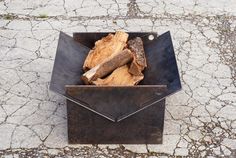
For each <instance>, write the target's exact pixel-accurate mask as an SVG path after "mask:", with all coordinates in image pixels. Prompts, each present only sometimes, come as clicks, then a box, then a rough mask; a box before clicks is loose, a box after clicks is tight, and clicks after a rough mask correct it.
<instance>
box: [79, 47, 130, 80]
mask: <svg viewBox="0 0 236 158" xmlns="http://www.w3.org/2000/svg"><path fill="white" fill-rule="evenodd" d="M132 59H133V54H132V53H131V51H130V50H129V49H125V50H123V51H121V52H120V53H118V54H115V55H114V56H110V57H109V58H107V59H106V60H105V61H103V62H102V63H101V64H98V65H97V66H95V67H93V68H92V69H90V70H89V71H87V72H86V73H84V74H83V75H82V78H81V79H82V80H83V81H84V82H85V83H86V84H89V83H91V82H92V81H94V80H96V79H97V78H102V77H104V76H106V75H108V74H109V73H111V72H112V71H113V70H115V69H116V68H118V67H121V66H123V65H125V64H127V63H129V62H130V61H131V60H132Z"/></svg>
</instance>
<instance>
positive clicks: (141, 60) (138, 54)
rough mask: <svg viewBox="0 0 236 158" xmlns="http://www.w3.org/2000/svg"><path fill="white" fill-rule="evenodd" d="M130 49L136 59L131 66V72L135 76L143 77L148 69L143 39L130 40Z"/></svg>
mask: <svg viewBox="0 0 236 158" xmlns="http://www.w3.org/2000/svg"><path fill="white" fill-rule="evenodd" d="M128 48H129V49H130V50H131V51H132V52H133V53H134V59H133V61H132V63H131V65H130V68H129V72H130V73H131V74H133V75H141V74H142V71H143V70H144V68H145V67H147V62H146V57H145V53H144V48H143V41H142V39H141V38H140V37H136V38H134V39H132V40H129V41H128Z"/></svg>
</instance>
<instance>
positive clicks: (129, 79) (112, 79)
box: [92, 65, 144, 86]
mask: <svg viewBox="0 0 236 158" xmlns="http://www.w3.org/2000/svg"><path fill="white" fill-rule="evenodd" d="M143 77H144V76H143V74H142V75H139V76H135V75H132V74H130V73H129V67H128V65H124V66H122V67H119V68H117V69H115V70H114V71H113V72H112V73H111V74H110V75H109V76H107V77H106V78H104V79H100V78H98V79H97V80H96V81H93V82H92V83H93V84H95V85H97V86H101V85H109V86H111V85H123V86H133V85H136V84H138V83H139V82H140V81H141V80H142V79H143Z"/></svg>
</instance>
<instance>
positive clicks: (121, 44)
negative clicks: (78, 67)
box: [83, 31, 129, 71]
mask: <svg viewBox="0 0 236 158" xmlns="http://www.w3.org/2000/svg"><path fill="white" fill-rule="evenodd" d="M128 36H129V35H128V34H127V33H125V32H122V31H117V32H116V33H115V35H113V34H109V35H108V36H106V37H104V38H102V39H101V40H98V41H97V42H96V43H95V46H94V48H93V49H92V50H90V51H89V54H88V56H87V57H86V59H85V62H84V65H83V69H84V71H88V70H89V69H91V68H93V67H95V66H96V65H98V64H100V63H102V62H103V61H104V60H106V59H107V58H108V57H110V56H111V55H115V54H117V53H119V52H120V51H122V50H123V49H124V48H125V47H126V45H127V44H126V42H127V40H128Z"/></svg>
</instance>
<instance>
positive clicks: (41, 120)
mask: <svg viewBox="0 0 236 158" xmlns="http://www.w3.org/2000/svg"><path fill="white" fill-rule="evenodd" d="M235 8H236V1H235V0H227V1H226V0H217V1H215V0H208V1H204V0H188V1H187V0H186V1H184V0H165V1H164V0H163V1H157V0H130V1H128V0H127V1H126V0H106V1H105V0H104V1H102V0H0V157H45V158H46V157H99V158H100V157H149V158H151V157H152V158H155V157H161V158H166V157H175V156H179V157H184V156H186V157H209V158H210V157H230V158H234V157H236V87H235V86H236V26H235V25H236V9H235ZM115 30H124V31H154V32H157V33H158V34H162V33H163V32H165V31H168V30H170V31H171V34H172V38H173V43H174V48H175V52H176V57H177V62H178V67H179V70H180V74H181V81H182V85H183V89H182V91H180V92H178V93H176V94H175V95H173V96H171V97H168V98H167V106H166V116H165V125H164V135H163V139H164V140H163V144H162V145H148V144H146V145H135V144H134V145H122V144H114V145H69V144H68V143H67V116H66V106H65V99H63V98H62V97H60V96H58V95H56V94H54V93H51V92H50V91H49V90H48V86H49V82H50V77H51V71H52V66H53V62H54V57H55V52H56V46H57V41H58V35H59V31H64V32H66V33H68V34H70V35H72V32H87V31H88V32H91V31H94V32H95V31H96V32H97V31H98V32H99V31H102V32H103V31H115Z"/></svg>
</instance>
